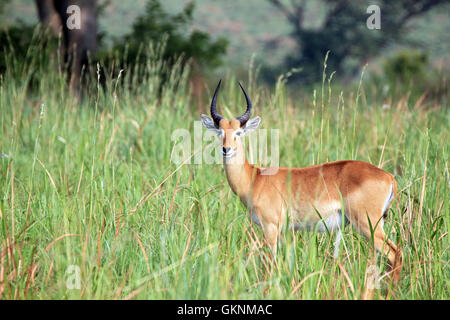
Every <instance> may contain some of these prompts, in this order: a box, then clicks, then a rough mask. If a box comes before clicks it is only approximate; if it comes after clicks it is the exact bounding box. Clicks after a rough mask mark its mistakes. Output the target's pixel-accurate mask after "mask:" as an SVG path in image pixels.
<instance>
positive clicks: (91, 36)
mask: <svg viewBox="0 0 450 320" xmlns="http://www.w3.org/2000/svg"><path fill="white" fill-rule="evenodd" d="M35 3H36V6H37V10H38V16H39V19H40V21H41V23H43V24H44V25H47V26H48V27H49V28H50V29H51V30H52V32H53V33H54V34H55V35H59V33H60V32H62V35H63V41H64V47H63V48H62V49H63V56H64V63H65V65H67V67H68V70H67V71H68V75H69V79H70V84H71V88H72V89H73V90H74V91H75V92H78V90H79V84H80V82H81V81H82V79H81V75H82V70H83V69H85V68H86V69H87V66H88V55H89V53H93V52H95V51H96V50H97V36H98V35H97V29H98V22H97V0H35ZM72 5H75V6H77V7H78V8H79V9H80V10H79V11H78V9H77V8H73V7H70V6H72ZM76 15H79V17H77V16H76ZM81 15H83V16H82V17H81ZM71 20H73V21H71ZM77 23H79V25H77Z"/></svg>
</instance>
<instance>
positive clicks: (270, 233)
mask: <svg viewBox="0 0 450 320" xmlns="http://www.w3.org/2000/svg"><path fill="white" fill-rule="evenodd" d="M263 232H264V238H265V239H266V241H267V244H268V246H269V247H270V249H271V250H272V254H273V256H274V257H275V258H276V254H277V244H278V234H279V232H278V226H276V225H275V224H273V223H271V224H266V225H263Z"/></svg>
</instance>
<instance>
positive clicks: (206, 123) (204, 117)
mask: <svg viewBox="0 0 450 320" xmlns="http://www.w3.org/2000/svg"><path fill="white" fill-rule="evenodd" d="M200 118H201V120H202V124H203V126H204V127H205V128H206V129H208V130H214V131H217V127H216V125H215V124H214V121H212V119H211V118H210V117H208V116H207V115H206V114H202V115H201V116H200Z"/></svg>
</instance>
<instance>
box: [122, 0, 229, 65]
mask: <svg viewBox="0 0 450 320" xmlns="http://www.w3.org/2000/svg"><path fill="white" fill-rule="evenodd" d="M193 12H194V3H193V2H190V3H188V4H187V5H186V6H185V8H184V9H183V11H182V12H180V13H178V14H176V15H169V14H168V13H167V12H166V11H165V10H164V9H163V7H162V6H161V3H160V1H159V0H148V2H147V5H146V9H145V13H144V14H143V15H142V16H140V17H138V18H137V19H136V21H135V22H134V23H133V27H132V31H131V33H130V34H128V35H126V36H125V37H124V38H123V39H122V40H121V41H118V42H117V43H116V45H115V47H116V48H115V49H116V50H117V51H124V50H123V48H124V47H125V46H126V47H127V58H126V59H127V60H128V61H136V60H137V59H138V56H139V57H140V58H141V59H143V60H144V61H145V59H146V55H145V52H141V51H140V49H141V48H140V47H141V46H142V45H143V44H144V45H145V44H149V43H153V44H154V43H158V42H161V41H162V40H163V39H166V44H165V51H164V58H165V60H167V61H172V62H173V61H174V60H175V59H177V58H179V57H180V56H181V55H183V57H184V60H185V61H187V60H188V59H193V60H195V63H197V64H199V65H202V66H207V67H217V66H219V65H220V64H221V62H222V60H221V57H222V56H223V55H224V54H225V52H226V49H227V46H228V41H227V40H226V39H224V38H218V39H217V40H212V39H211V37H210V36H209V34H207V33H205V32H202V31H199V30H193V31H191V32H186V30H189V24H190V23H191V22H192V20H193Z"/></svg>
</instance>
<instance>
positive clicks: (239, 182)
mask: <svg viewBox="0 0 450 320" xmlns="http://www.w3.org/2000/svg"><path fill="white" fill-rule="evenodd" d="M223 166H224V169H225V174H226V176H227V180H228V183H229V184H230V187H231V189H232V190H233V192H234V193H235V194H236V195H238V196H239V198H241V200H242V201H243V202H244V203H247V201H248V199H249V196H250V189H251V185H252V179H253V177H252V176H253V174H254V173H253V172H254V170H255V166H253V165H251V164H250V163H248V161H247V159H246V158H245V153H244V148H243V146H242V144H241V143H239V145H238V148H237V153H236V155H235V156H234V157H233V158H231V159H226V158H224V159H223Z"/></svg>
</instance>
